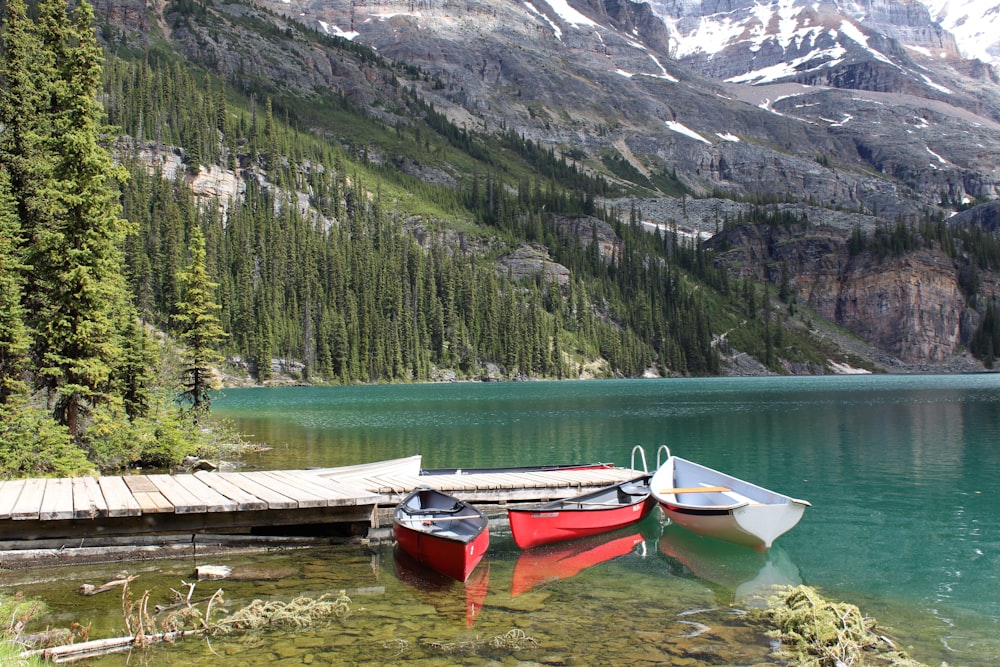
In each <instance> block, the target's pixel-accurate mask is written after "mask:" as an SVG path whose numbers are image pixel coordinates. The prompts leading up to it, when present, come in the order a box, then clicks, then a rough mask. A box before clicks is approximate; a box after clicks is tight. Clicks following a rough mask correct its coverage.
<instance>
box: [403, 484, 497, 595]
mask: <svg viewBox="0 0 1000 667" xmlns="http://www.w3.org/2000/svg"><path fill="white" fill-rule="evenodd" d="M392 524H393V533H394V534H395V537H396V542H397V543H398V544H399V546H400V548H402V549H403V550H404V551H406V553H408V554H409V555H410V556H412V557H413V558H414V559H415V560H417V561H418V562H420V563H423V564H424V565H426V566H427V567H429V568H431V569H433V570H437V571H438V572H440V573H441V574H446V575H448V576H449V577H451V578H453V579H457V580H458V581H465V580H466V579H468V578H469V575H470V574H471V573H472V570H474V569H475V567H476V565H478V564H479V561H481V560H482V558H483V556H484V555H485V554H486V549H487V548H488V547H489V544H490V533H489V525H488V523H487V520H486V517H485V516H483V513H482V512H480V511H479V510H478V509H477V508H475V507H473V506H472V505H470V504H468V503H466V502H463V501H461V500H459V499H457V498H455V497H454V496H451V495H448V494H447V493H442V492H441V491H436V490H434V489H430V488H427V487H420V488H417V489H415V490H414V491H413V492H412V493H410V494H409V495H408V496H406V497H405V498H404V499H403V500H402V502H400V503H399V505H398V506H397V507H396V511H395V513H394V515H393V521H392Z"/></svg>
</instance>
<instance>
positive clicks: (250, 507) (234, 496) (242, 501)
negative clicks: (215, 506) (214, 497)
mask: <svg viewBox="0 0 1000 667" xmlns="http://www.w3.org/2000/svg"><path fill="white" fill-rule="evenodd" d="M194 476H195V477H197V478H198V479H200V480H201V481H202V482H203V483H205V484H206V485H207V486H210V487H212V488H213V489H215V490H216V491H217V492H218V493H221V494H222V495H224V496H225V497H227V498H229V499H230V500H232V501H233V502H235V503H236V508H237V509H238V510H240V511H241V512H248V511H259V510H266V509H267V503H266V502H265V501H263V500H261V499H260V498H258V497H257V496H255V495H254V494H252V493H250V492H249V491H245V490H244V489H241V488H240V487H238V486H236V485H235V484H233V483H232V481H230V480H228V479H226V478H225V477H222V476H221V475H220V474H219V473H215V472H208V471H207V470H199V471H198V472H196V473H195V474H194Z"/></svg>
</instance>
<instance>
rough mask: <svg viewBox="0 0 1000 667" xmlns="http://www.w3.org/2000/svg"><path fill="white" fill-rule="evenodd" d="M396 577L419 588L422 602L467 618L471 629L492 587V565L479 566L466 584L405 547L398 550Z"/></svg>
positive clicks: (446, 613)
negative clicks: (422, 559) (418, 560)
mask: <svg viewBox="0 0 1000 667" xmlns="http://www.w3.org/2000/svg"><path fill="white" fill-rule="evenodd" d="M394 555H395V558H394V561H395V565H396V576H397V577H398V578H399V580H400V581H402V582H403V583H405V584H407V585H409V586H411V587H412V588H413V589H414V591H416V596H417V597H418V598H419V599H420V601H421V602H423V603H425V604H429V605H432V606H433V607H434V608H435V609H436V610H437V612H438V613H439V614H440V615H442V616H444V617H446V618H453V619H458V618H462V619H464V620H465V627H467V628H471V627H472V626H473V624H474V623H475V622H476V619H477V618H479V614H480V613H481V612H482V610H483V605H484V603H485V601H486V595H487V593H489V588H490V564H489V562H486V563H485V564H483V566H482V567H477V568H475V569H474V570H473V571H472V573H471V574H470V575H469V578H468V580H466V581H465V582H464V583H460V582H457V581H455V579H454V578H453V577H449V576H447V575H444V574H441V573H440V572H438V571H436V570H433V569H431V568H429V567H427V566H426V565H423V564H422V563H418V562H417V561H416V560H415V559H414V558H413V557H412V556H410V554H408V553H406V551H404V550H403V549H402V548H401V547H397V548H396V549H395V550H394Z"/></svg>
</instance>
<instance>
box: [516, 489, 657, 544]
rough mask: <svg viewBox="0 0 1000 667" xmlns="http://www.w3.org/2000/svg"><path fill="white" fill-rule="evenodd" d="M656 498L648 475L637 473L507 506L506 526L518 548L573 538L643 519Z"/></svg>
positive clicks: (653, 505)
mask: <svg viewBox="0 0 1000 667" xmlns="http://www.w3.org/2000/svg"><path fill="white" fill-rule="evenodd" d="M655 506H656V501H655V500H654V499H653V497H652V495H651V493H650V488H649V477H648V476H644V477H639V478H636V479H633V480H629V481H626V482H620V483H618V484H613V485H611V486H606V487H604V488H602V489H598V490H596V491H590V492H587V493H584V494H581V495H578V496H573V497H571V498H563V499H561V500H553V501H551V502H548V503H543V504H541V505H531V506H528V507H517V508H509V509H508V510H507V516H508V518H509V519H510V530H511V533H513V535H514V542H516V543H517V546H519V547H521V548H522V549H530V548H531V547H536V546H539V545H542V544H549V543H551V542H561V541H563V540H573V539H577V538H580V537H588V536H590V535H597V534H599V533H605V532H608V531H611V530H615V529H616V528H622V527H624V526H629V525H631V524H633V523H637V522H638V521H641V520H642V519H644V518H645V517H646V516H647V515H648V514H649V513H650V511H652V509H653V507H655Z"/></svg>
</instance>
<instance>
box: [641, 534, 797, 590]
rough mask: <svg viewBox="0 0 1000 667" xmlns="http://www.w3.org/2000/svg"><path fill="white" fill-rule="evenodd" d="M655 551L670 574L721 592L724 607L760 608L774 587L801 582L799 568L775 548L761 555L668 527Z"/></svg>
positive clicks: (794, 584)
mask: <svg viewBox="0 0 1000 667" xmlns="http://www.w3.org/2000/svg"><path fill="white" fill-rule="evenodd" d="M657 549H658V550H659V552H660V553H661V554H663V555H664V556H666V558H667V562H668V565H669V567H670V569H671V570H672V573H673V574H676V575H678V576H685V575H689V576H690V575H693V576H695V577H697V578H698V579H701V580H703V581H705V582H708V583H710V584H714V585H716V586H718V587H720V588H721V589H723V591H724V592H722V591H720V594H721V595H725V596H726V597H727V598H728V599H726V600H721V602H723V603H726V604H728V603H736V604H739V605H745V606H751V607H754V606H763V605H764V603H765V601H766V599H767V597H768V596H769V595H770V594H771V592H772V591H773V590H774V588H775V587H776V586H798V585H799V584H801V583H802V577H801V575H800V574H799V568H798V567H797V566H796V565H795V563H793V562H792V560H791V558H790V557H789V556H788V554H787V553H786V552H785V551H784V550H783V549H782V548H781V547H779V546H773V547H771V549H770V550H768V551H766V552H763V553H761V552H758V551H753V550H749V549H744V548H742V547H741V546H739V545H735V544H730V543H728V542H722V541H719V540H714V539H712V538H705V537H701V536H699V535H695V534H694V533H692V532H691V531H689V530H686V529H684V528H681V527H680V526H677V525H674V524H670V525H667V526H665V527H664V528H663V533H662V534H661V535H660V537H659V538H658V539H657ZM730 596H732V597H730Z"/></svg>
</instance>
